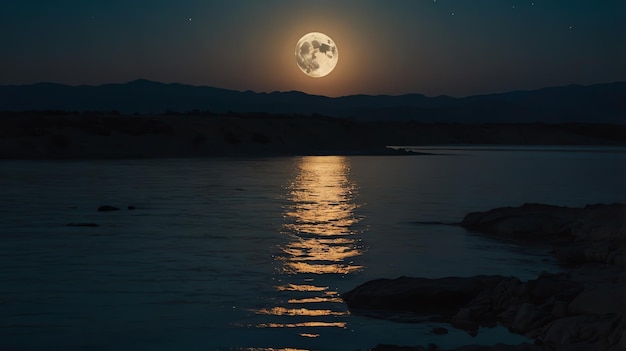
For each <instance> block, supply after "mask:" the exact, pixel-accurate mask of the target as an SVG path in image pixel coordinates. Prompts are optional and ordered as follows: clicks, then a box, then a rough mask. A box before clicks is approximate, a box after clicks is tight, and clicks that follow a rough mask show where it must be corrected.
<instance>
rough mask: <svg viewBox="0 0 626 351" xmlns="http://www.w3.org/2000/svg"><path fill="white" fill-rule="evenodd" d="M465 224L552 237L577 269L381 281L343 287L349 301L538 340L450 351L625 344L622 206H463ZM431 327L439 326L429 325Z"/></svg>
mask: <svg viewBox="0 0 626 351" xmlns="http://www.w3.org/2000/svg"><path fill="white" fill-rule="evenodd" d="M462 226H464V227H465V228H467V229H469V230H472V231H479V232H483V233H486V234H489V235H494V236H498V237H504V238H511V239H516V240H518V241H520V242H533V243H546V244H549V245H553V247H554V251H553V254H554V255H555V257H557V258H558V259H559V261H560V262H562V263H566V264H569V265H574V266H575V269H571V270H568V271H567V272H563V273H558V274H542V275H541V276H539V277H538V278H537V279H534V280H529V281H527V282H521V281H520V280H519V279H517V278H515V277H503V276H477V277H467V278H458V277H448V278H441V279H424V278H407V277H402V278H398V279H394V280H389V279H379V280H375V281H371V282H368V283H365V284H362V285H360V286H359V287H357V288H355V289H353V290H351V291H349V292H347V293H345V294H342V298H344V300H345V301H346V302H347V304H348V308H349V309H350V310H351V311H353V312H355V313H368V311H375V312H376V313H377V317H383V318H385V316H394V315H397V314H398V313H399V312H407V313H413V314H419V315H423V316H426V317H427V318H426V319H430V320H437V321H443V322H448V323H451V324H452V325H453V326H454V327H456V328H459V329H462V330H465V331H467V332H469V333H470V334H473V333H475V332H476V331H477V329H478V328H479V327H480V326H490V325H496V324H500V325H502V326H505V327H507V328H509V329H510V330H512V331H514V332H517V333H520V334H523V335H525V336H526V337H529V338H536V340H535V343H536V344H535V345H530V344H523V345H515V346H511V345H502V344H498V345H493V346H464V347H459V348H456V349H454V350H456V351H461V350H464V351H469V350H489V351H505V350H511V351H513V350H533V351H534V350H556V351H575V350H610V351H618V350H626V318H625V317H624V312H626V274H625V272H624V269H625V268H626V205H624V204H612V205H590V206H586V207H584V208H567V207H557V206H549V205H540V204H526V205H523V206H521V207H517V208H513V207H507V208H499V209H494V210H490V211H486V212H475V213H471V214H468V215H467V216H466V217H465V218H464V219H463V222H462ZM598 263H600V264H598ZM415 320H419V319H415ZM422 320H424V319H422ZM443 329H445V328H443ZM438 332H443V331H436V330H435V329H433V331H432V333H433V334H436V333H438ZM386 347H390V346H388V345H387V346H386ZM387 349H388V350H424V348H422V347H415V348H411V347H401V348H397V349H394V348H387ZM375 350H376V349H375ZM380 350H383V349H380Z"/></svg>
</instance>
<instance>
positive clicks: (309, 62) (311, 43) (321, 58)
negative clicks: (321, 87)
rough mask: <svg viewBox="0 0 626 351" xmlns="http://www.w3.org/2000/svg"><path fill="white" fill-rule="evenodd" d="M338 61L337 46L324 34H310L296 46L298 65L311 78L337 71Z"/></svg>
mask: <svg viewBox="0 0 626 351" xmlns="http://www.w3.org/2000/svg"><path fill="white" fill-rule="evenodd" d="M338 59H339V51H338V50H337V45H335V42H334V41H333V40H332V39H331V38H330V37H329V36H328V35H326V34H324V33H318V32H312V33H309V34H307V35H305V36H303V37H302V38H300V40H299V41H298V44H297V45H296V63H297V64H298V67H300V70H302V72H304V73H305V74H306V75H308V76H309V77H314V78H321V77H324V76H326V75H327V74H328V73H330V72H332V71H333V69H335V66H337V60H338Z"/></svg>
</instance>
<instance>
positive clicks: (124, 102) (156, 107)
mask: <svg viewBox="0 0 626 351" xmlns="http://www.w3.org/2000/svg"><path fill="white" fill-rule="evenodd" d="M29 110H67V111H112V110H116V111H119V112H122V113H153V114H155V113H163V112H165V111H176V112H189V111H193V110H200V111H211V112H215V113H224V112H227V111H233V112H267V113H274V114H305V115H310V114H322V115H327V116H334V117H349V118H355V119H362V120H385V121H393V120H396V121H398V120H415V121H421V122H442V123H536V122H540V123H610V124H626V82H615V83H606V84H595V85H589V86H581V85H569V86H562V87H549V88H543V89H538V90H525V91H512V92H507V93H500V94H488V95H475V96H469V97H463V98H455V97H450V96H445V95H444V96H437V97H427V96H424V95H421V94H406V95H397V96H390V95H350V96H343V97H337V98H330V97H326V96H319V95H309V94H306V93H303V92H299V91H288V92H272V93H256V92H252V91H244V92H241V91H235V90H228V89H220V88H215V87H209V86H193V85H185V84H178V83H170V84H165V83H159V82H153V81H149V80H145V79H138V80H135V81H132V82H128V83H121V84H103V85H98V86H89V85H79V86H70V85H63V84H55V83H36V84H31V85H4V86H0V111H29Z"/></svg>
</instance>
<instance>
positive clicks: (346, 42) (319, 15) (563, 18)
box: [0, 0, 626, 96]
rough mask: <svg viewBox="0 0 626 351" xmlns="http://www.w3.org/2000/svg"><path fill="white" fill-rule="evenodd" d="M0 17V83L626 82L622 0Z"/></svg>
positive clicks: (36, 5)
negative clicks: (333, 60) (322, 70)
mask: <svg viewBox="0 0 626 351" xmlns="http://www.w3.org/2000/svg"><path fill="white" fill-rule="evenodd" d="M0 23H1V24H0V26H2V30H1V31H0V42H1V43H2V54H1V55H0V65H1V67H2V70H0V84H2V85H5V84H26V83H33V82H39V81H49V82H59V83H68V84H101V83H111V82H126V81H130V80H134V79H137V78H146V79H151V80H157V81H163V82H180V83H188V84H194V85H211V86H217V87H223V88H229V89H237V90H248V89H250V90H254V91H263V92H271V91H276V90H281V91H285V90H301V91H305V92H308V93H314V94H322V95H330V96H338V95H348V94H358V93H366V94H402V93H423V94H426V95H440V94H448V95H454V96H464V95H471V94H480V93H491V92H500V91H508V90H515V89H534V88H540V87H544V86H553V85H566V84H572V83H575V84H592V83H600V82H611V81H626V1H624V0H578V1H576V0H535V1H526V0H523V1H522V0H471V1H469V0H435V1H433V0H387V1H380V0H351V1H347V0H346V1H341V0H335V1H326V0H319V1H314V2H312V1H296V0H264V1H258V0H229V1H209V0H177V1H174V0H169V1H165V0H55V1H46V0H20V1H2V2H0ZM311 31H319V32H323V33H325V34H327V35H329V36H330V37H332V38H333V39H334V41H335V42H336V43H337V46H338V49H339V63H338V65H337V67H336V69H335V71H333V72H332V73H331V74H329V75H328V76H327V77H325V78H318V79H315V78H309V77H307V76H305V75H304V74H303V73H301V72H300V70H299V69H298V68H297V66H296V63H295V58H294V48H295V44H296V42H297V41H298V39H299V38H300V37H301V36H303V35H304V34H306V33H307V32H311Z"/></svg>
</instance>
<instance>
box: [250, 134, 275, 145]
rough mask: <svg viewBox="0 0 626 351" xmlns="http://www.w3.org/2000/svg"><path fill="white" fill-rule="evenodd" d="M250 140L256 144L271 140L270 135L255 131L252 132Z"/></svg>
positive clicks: (266, 142) (267, 142)
mask: <svg viewBox="0 0 626 351" xmlns="http://www.w3.org/2000/svg"><path fill="white" fill-rule="evenodd" d="M252 141H254V142H255V143H257V144H269V143H270V141H271V140H270V137H268V136H267V135H265V134H263V133H259V132H256V133H254V134H252Z"/></svg>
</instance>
